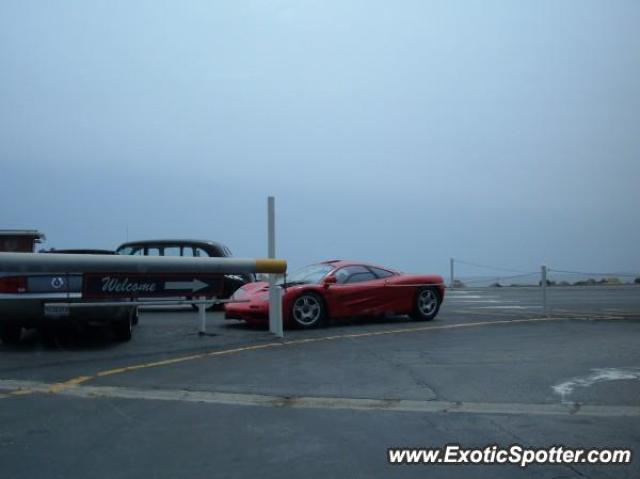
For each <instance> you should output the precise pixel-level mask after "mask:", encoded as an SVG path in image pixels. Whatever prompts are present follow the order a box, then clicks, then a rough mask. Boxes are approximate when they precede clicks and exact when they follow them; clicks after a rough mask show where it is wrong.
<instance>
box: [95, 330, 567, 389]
mask: <svg viewBox="0 0 640 479" xmlns="http://www.w3.org/2000/svg"><path fill="white" fill-rule="evenodd" d="M562 319H566V318H525V319H513V320H509V321H479V322H474V323H459V324H445V325H441V326H421V327H417V328H402V329H388V330H385V331H369V332H366V333H351V334H335V335H331V336H320V337H315V338H305V339H293V340H290V341H286V340H285V341H279V342H272V343H266V344H257V345H252V346H243V347H239V348H233V349H222V350H217V351H210V352H206V353H200V354H193V355H190V356H181V357H177V358H172V359H165V360H162V361H154V362H149V363H142V364H135V365H132V366H125V367H122V368H116V369H109V370H106V371H100V372H98V373H97V374H96V377H104V376H113V375H116V374H122V373H126V372H129V371H137V370H140V369H149V368H155V367H159V366H169V365H172V364H177V363H183V362H186V361H193V360H196V359H203V358H206V357H210V356H223V355H227V354H236V353H241V352H245V351H255V350H259V349H271V348H277V347H282V346H296V345H300V344H308V343H317V342H320V341H333V340H336V339H356V338H366V337H372V336H384V335H390V334H401V333H414V332H420V331H428V330H443V329H458V328H471V327H480V326H490V325H495V324H506V323H522V322H535V321H558V320H562Z"/></svg>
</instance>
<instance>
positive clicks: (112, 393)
mask: <svg viewBox="0 0 640 479" xmlns="http://www.w3.org/2000/svg"><path fill="white" fill-rule="evenodd" d="M54 386H55V385H53V384H48V383H40V382H33V381H10V380H6V381H1V380H0V390H1V389H5V390H13V391H17V390H20V389H28V390H31V391H35V392H38V393H50V392H51V390H52V388H53V387H54ZM58 394H60V395H63V396H70V397H78V398H86V399H95V398H114V399H131V400H151V401H176V402H191V403H194V402H196V403H207V404H223V405H234V406H261V407H277V408H285V407H286V408H303V409H348V410H361V411H371V410H374V411H390V412H398V411H400V412H421V413H467V414H468V413H472V414H509V415H554V416H557V415H563V416H564V415H571V416H604V417H618V416H626V417H637V416H640V407H637V406H607V405H603V406H598V405H593V406H591V405H581V404H577V403H576V404H574V403H556V404H535V403H482V402H459V401H422V400H413V399H377V398H348V397H316V396H274V395H265V394H247V393H226V392H216V391H189V390H184V389H136V388H125V387H112V386H84V385H75V386H71V387H68V388H66V389H63V390H61V391H59V392H58Z"/></svg>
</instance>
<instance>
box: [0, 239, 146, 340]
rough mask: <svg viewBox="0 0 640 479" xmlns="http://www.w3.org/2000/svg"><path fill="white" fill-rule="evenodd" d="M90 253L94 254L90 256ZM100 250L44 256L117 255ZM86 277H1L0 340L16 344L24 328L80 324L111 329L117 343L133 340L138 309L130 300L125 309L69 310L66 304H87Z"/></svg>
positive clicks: (10, 274)
mask: <svg viewBox="0 0 640 479" xmlns="http://www.w3.org/2000/svg"><path fill="white" fill-rule="evenodd" d="M88 251H91V252H90V253H89V252H88ZM98 251H99V250H86V249H83V250H78V249H75V250H54V251H47V252H43V253H32V254H46V253H49V252H51V253H68V254H110V255H112V254H115V253H114V252H113V251H107V252H106V253H103V252H102V251H100V252H98ZM83 281H84V280H83V275H82V274H80V273H78V274H68V273H66V272H61V273H28V274H26V273H21V272H2V273H0V338H1V339H2V341H3V342H6V343H10V342H16V341H18V340H19V339H20V334H21V330H22V329H23V328H47V329H53V328H59V327H66V326H70V325H75V324H78V323H103V324H109V325H112V326H113V328H114V331H115V332H116V335H117V337H118V339H120V340H125V341H126V340H129V339H131V332H132V326H133V325H134V324H136V323H137V322H138V317H137V308H136V306H132V305H130V304H127V303H129V300H127V299H123V300H121V302H122V305H117V306H113V305H112V306H99V305H89V306H83V307H69V306H66V305H65V304H66V303H87V304H91V302H90V301H87V300H86V299H85V298H83Z"/></svg>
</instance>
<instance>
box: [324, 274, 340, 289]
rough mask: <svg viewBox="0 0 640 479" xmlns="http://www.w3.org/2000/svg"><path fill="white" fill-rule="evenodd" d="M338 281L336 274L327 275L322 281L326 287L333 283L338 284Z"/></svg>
mask: <svg viewBox="0 0 640 479" xmlns="http://www.w3.org/2000/svg"><path fill="white" fill-rule="evenodd" d="M337 282H338V280H337V279H336V277H335V276H327V277H326V278H325V279H324V280H323V281H322V284H323V285H324V287H325V288H328V287H329V286H331V285H332V284H336V283H337Z"/></svg>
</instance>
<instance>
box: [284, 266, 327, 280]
mask: <svg viewBox="0 0 640 479" xmlns="http://www.w3.org/2000/svg"><path fill="white" fill-rule="evenodd" d="M331 270H333V266H331V265H330V264H312V265H309V266H305V267H304V268H302V269H299V270H297V271H295V272H293V273H291V274H288V275H287V277H286V280H287V284H311V283H319V282H320V280H321V279H322V278H324V277H325V276H326V275H327V273H329V272H330V271H331ZM283 282H284V280H283V281H280V284H282V283H283Z"/></svg>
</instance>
